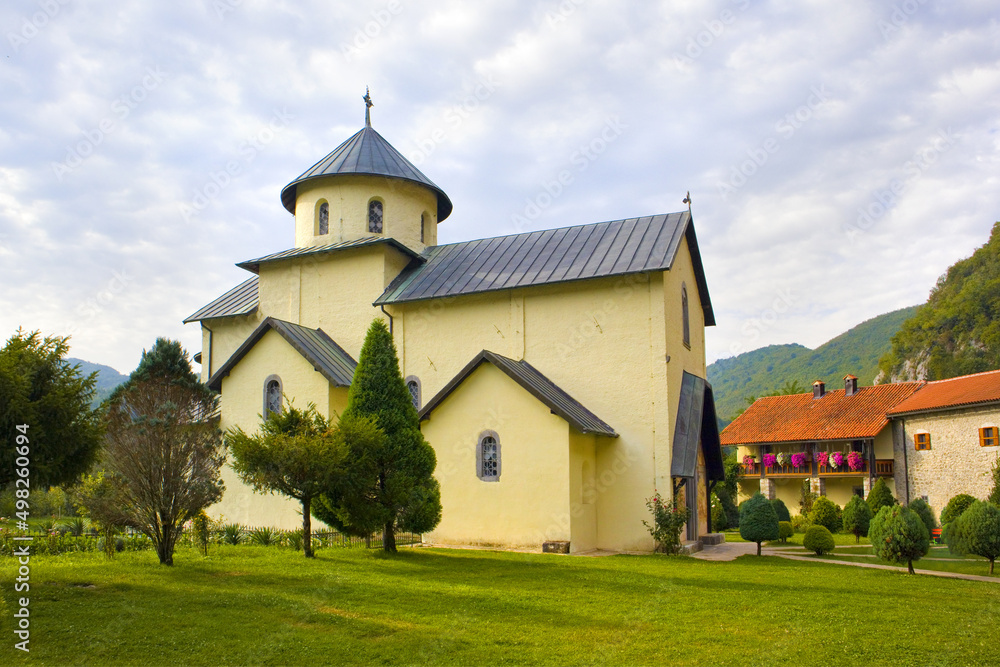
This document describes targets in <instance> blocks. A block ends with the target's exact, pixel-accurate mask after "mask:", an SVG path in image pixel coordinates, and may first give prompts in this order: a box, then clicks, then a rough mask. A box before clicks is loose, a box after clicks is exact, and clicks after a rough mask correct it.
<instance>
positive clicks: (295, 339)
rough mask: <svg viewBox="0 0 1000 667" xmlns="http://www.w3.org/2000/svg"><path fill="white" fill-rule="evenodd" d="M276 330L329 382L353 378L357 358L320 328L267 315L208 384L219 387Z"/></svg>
mask: <svg viewBox="0 0 1000 667" xmlns="http://www.w3.org/2000/svg"><path fill="white" fill-rule="evenodd" d="M271 330H274V331H276V332H277V333H278V334H279V335H280V336H281V337H282V338H284V339H285V340H286V341H287V342H288V344H289V345H291V346H292V347H293V348H294V349H295V351H296V352H298V353H299V354H301V355H302V356H303V357H304V358H305V359H306V360H307V361H308V362H309V363H311V364H312V365H313V368H315V369H316V370H317V371H318V372H319V373H321V374H322V375H323V377H325V378H326V379H327V381H328V382H330V383H331V384H333V385H334V386H337V387H349V386H350V384H351V380H352V379H353V378H354V371H355V369H356V368H357V366H358V362H357V361H355V360H354V358H353V357H351V355H349V354H348V353H347V352H346V351H345V350H344V348H342V347H340V345H337V343H336V341H334V340H333V339H332V338H330V337H329V336H328V335H327V334H326V332H324V331H323V330H322V329H310V328H308V327H304V326H302V325H300V324H293V323H292V322H286V321H284V320H279V319H276V318H273V317H268V318H267V319H265V320H264V321H263V322H261V323H260V326H258V327H257V328H256V329H254V331H253V333H251V334H250V335H249V336H248V337H247V339H246V340H245V341H243V343H242V344H241V345H240V346H239V348H237V349H236V351H235V352H234V353H233V355H232V356H231V357H229V359H227V360H226V362H225V363H224V364H222V366H220V367H219V370H217V371H216V372H215V374H214V375H213V376H212V377H211V379H210V380H209V381H208V386H209V387H211V388H212V389H214V390H216V391H220V390H221V389H222V380H223V378H225V377H226V376H228V375H229V373H230V372H231V371H232V369H233V368H234V367H235V366H236V364H238V363H239V362H240V360H242V359H243V357H245V356H246V355H247V353H248V352H250V350H252V349H253V346H254V345H256V344H257V343H258V342H259V341H260V339H261V338H263V337H264V334H266V333H267V332H268V331H271Z"/></svg>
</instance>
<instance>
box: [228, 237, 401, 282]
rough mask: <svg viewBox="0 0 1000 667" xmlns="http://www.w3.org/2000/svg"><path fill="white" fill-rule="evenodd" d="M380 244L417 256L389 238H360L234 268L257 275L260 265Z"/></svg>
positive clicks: (295, 250)
mask: <svg viewBox="0 0 1000 667" xmlns="http://www.w3.org/2000/svg"><path fill="white" fill-rule="evenodd" d="M380 243H386V244H388V245H391V246H392V247H394V248H396V249H397V250H399V251H401V252H403V253H404V254H406V255H409V256H410V257H412V258H417V257H419V255H418V254H417V253H415V252H414V251H413V250H411V249H410V248H408V247H406V246H405V245H403V244H402V243H400V242H399V241H397V240H396V239H394V238H392V237H389V236H362V237H361V238H359V239H351V240H350V241H341V242H339V243H330V244H327V245H321V246H313V247H309V248H289V249H288V250H282V251H281V252H276V253H273V254H271V255H265V256H264V257H258V258H257V259H248V260H246V261H245V262H240V263H239V264H237V265H236V266H238V267H240V268H241V269H246V270H247V271H253V272H254V273H257V272H258V271H259V270H260V265H261V264H268V263H270V262H280V261H283V260H286V259H293V258H296V257H306V256H309V255H322V254H325V253H331V252H337V251H340V250H349V249H351V248H361V247H363V246H369V245H378V244H380Z"/></svg>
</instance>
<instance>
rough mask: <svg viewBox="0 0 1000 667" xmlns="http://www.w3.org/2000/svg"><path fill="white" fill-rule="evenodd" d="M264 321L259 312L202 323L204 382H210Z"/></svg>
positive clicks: (202, 377) (202, 374) (202, 370)
mask: <svg viewBox="0 0 1000 667" xmlns="http://www.w3.org/2000/svg"><path fill="white" fill-rule="evenodd" d="M263 319H264V318H263V317H262V316H261V315H260V312H259V311H258V312H256V313H251V314H250V315H245V316H241V317H226V318H219V319H216V320H208V321H207V322H202V323H201V350H202V354H201V381H202V382H208V380H209V378H211V377H212V374H213V373H215V372H216V371H218V370H219V368H221V367H222V364H224V363H226V361H227V360H228V359H229V357H231V356H233V353H234V352H236V350H237V348H239V346H240V345H242V344H243V341H245V340H246V339H247V338H248V337H249V336H250V334H251V333H253V331H254V329H256V328H257V326H258V325H259V324H260V323H261V321H262V320H263ZM209 331H211V335H210V334H209ZM210 343H211V344H210Z"/></svg>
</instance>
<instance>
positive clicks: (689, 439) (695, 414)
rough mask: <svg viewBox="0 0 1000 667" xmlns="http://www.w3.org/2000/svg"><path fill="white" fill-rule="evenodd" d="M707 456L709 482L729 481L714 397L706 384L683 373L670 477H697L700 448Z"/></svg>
mask: <svg viewBox="0 0 1000 667" xmlns="http://www.w3.org/2000/svg"><path fill="white" fill-rule="evenodd" d="M699 443H701V448H702V452H703V454H704V456H705V471H706V473H707V476H708V479H709V480H717V481H721V480H723V479H725V478H726V474H725V469H724V467H723V464H722V445H721V444H719V424H718V422H717V421H716V419H715V396H714V395H713V393H712V385H710V384H709V383H708V381H707V380H705V379H703V378H700V377H698V376H697V375H692V374H691V373H688V372H687V371H684V375H683V376H682V378H681V395H680V400H679V401H678V405H677V423H676V424H674V442H673V448H672V452H671V457H670V474H671V475H672V476H674V477H694V476H695V472H697V468H698V444H699Z"/></svg>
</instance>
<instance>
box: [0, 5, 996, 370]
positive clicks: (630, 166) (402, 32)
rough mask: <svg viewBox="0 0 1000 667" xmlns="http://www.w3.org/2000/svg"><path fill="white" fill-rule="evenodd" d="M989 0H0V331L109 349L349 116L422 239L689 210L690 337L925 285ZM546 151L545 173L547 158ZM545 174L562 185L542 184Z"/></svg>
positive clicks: (840, 313) (989, 22)
mask: <svg viewBox="0 0 1000 667" xmlns="http://www.w3.org/2000/svg"><path fill="white" fill-rule="evenodd" d="M998 19H1000V10H998V9H997V7H996V2H995V0H966V1H956V2H943V1H942V2H938V1H936V0H902V1H897V2H888V1H886V2H881V1H874V0H830V1H825V0H813V1H803V2H794V3H792V2H758V1H756V0H717V1H714V2H707V1H704V2H653V1H650V0H643V1H641V2H640V1H639V0H634V1H633V0H562V1H561V2H557V1H556V0H551V1H528V0H480V1H478V2H474V3H473V2H458V1H455V0H436V1H435V2H429V1H423V0H420V1H417V0H409V1H408V0H374V1H367V0H354V1H353V2H350V3H348V2H344V1H342V0H341V1H336V2H309V1H302V2H289V1H286V2H274V1H272V2H264V1H263V0H174V1H172V2H169V3H167V2H157V3H152V2H141V3H140V2H122V1H120V0H101V1H100V2H98V1H97V0H9V1H8V2H4V3H3V4H2V6H0V25H2V27H3V49H4V55H3V58H2V59H0V86H2V88H0V90H2V95H0V267H2V271H0V335H2V336H3V338H4V339H6V338H7V337H9V336H10V335H11V334H12V333H13V332H14V331H15V330H16V329H17V327H19V326H21V327H24V328H26V329H40V330H42V331H43V332H45V333H59V334H72V337H73V338H72V352H71V354H72V355H73V356H76V357H81V358H84V359H87V360H90V361H94V362H98V363H104V364H108V365H111V366H113V367H115V368H117V369H118V370H120V371H123V372H126V373H127V372H129V371H130V370H131V369H132V368H134V367H135V364H136V363H137V362H138V359H139V356H140V354H141V351H142V349H143V348H144V347H149V346H150V345H151V344H152V343H153V341H154V340H155V338H156V337H157V336H168V337H172V338H179V339H181V340H182V341H183V342H184V344H185V345H186V346H187V347H188V349H189V350H191V351H192V352H194V351H197V350H198V349H200V335H199V329H198V326H197V325H196V324H190V325H183V324H182V323H181V320H182V319H183V318H185V317H186V316H188V315H190V314H191V313H192V312H194V311H195V310H196V309H197V308H199V307H200V306H202V305H204V304H205V303H207V302H208V301H210V300H211V299H213V298H215V297H216V296H218V295H219V294H221V293H222V292H224V291H225V290H227V289H229V288H230V287H232V286H234V285H236V284H238V283H239V282H241V281H243V280H244V279H245V278H246V277H248V276H249V274H247V273H246V272H244V271H242V270H241V269H238V268H236V267H235V266H234V264H235V263H236V262H239V261H241V260H246V259H250V258H253V257H257V256H260V255H264V254H268V253H271V252H276V251H279V250H284V249H286V248H289V247H291V246H292V244H293V221H292V217H291V216H290V215H289V214H288V213H287V212H286V211H285V210H284V209H283V208H282V206H281V203H280V200H279V193H280V191H281V188H282V187H283V186H284V185H286V184H287V183H288V182H289V181H291V180H293V179H294V178H295V177H296V176H297V175H298V174H300V173H301V172H303V171H304V170H305V169H306V168H308V167H309V166H310V165H312V164H313V163H314V162H316V161H317V160H318V159H319V158H321V157H322V156H323V155H325V154H326V153H328V152H329V151H330V150H332V149H333V148H334V147H336V146H337V145H338V144H340V143H341V142H342V141H343V140H344V139H346V138H347V137H348V136H350V135H351V134H353V133H354V132H355V131H357V130H358V129H359V128H360V127H361V126H362V125H363V123H364V105H363V103H362V101H361V97H362V95H364V91H365V86H366V85H368V86H370V87H371V94H372V98H373V99H374V101H375V107H374V108H373V109H372V112H373V114H372V122H373V125H374V127H375V128H376V129H377V130H378V131H379V132H380V133H381V134H382V135H383V136H384V137H386V138H387V139H388V140H389V141H390V142H391V143H392V144H393V145H394V146H396V148H397V149H399V150H400V151H401V152H403V153H404V154H405V155H407V156H408V157H409V158H410V159H411V160H412V161H413V162H415V163H416V164H417V165H418V166H419V167H420V168H421V169H422V170H423V171H424V173H426V174H427V175H428V176H429V177H430V178H431V179H432V180H434V181H435V182H436V183H437V184H438V185H439V186H441V187H442V188H443V189H444V190H445V191H446V192H447V193H448V194H449V196H450V197H451V199H452V201H453V202H454V204H455V212H454V213H453V214H452V216H451V217H450V218H449V219H448V220H446V221H445V222H444V223H442V225H441V227H440V240H441V241H442V242H451V241H460V240H465V239H471V238H478V237H483V236H496V235H502V234H510V233H514V232H517V231H526V230H532V229H543V228H550V227H559V226H566V225H572V224H581V223H588V222H599V221H604V220H613V219H619V218H626V217H631V216H640V215H649V214H656V213H667V212H672V211H679V210H682V209H683V208H685V206H686V205H685V204H682V202H681V200H682V199H683V198H684V195H685V193H686V192H687V191H688V190H690V191H691V197H692V199H693V210H694V218H695V223H696V229H697V232H698V236H699V240H700V244H701V251H702V256H703V259H704V263H705V267H706V272H707V277H708V284H709V288H710V291H711V295H712V300H713V303H714V306H715V312H716V317H717V320H718V326H717V327H716V328H715V329H713V330H710V332H709V339H708V341H709V347H708V357H709V361H712V360H714V359H717V358H722V357H728V356H731V355H732V354H734V353H735V352H740V351H745V350H750V349H754V348H757V347H760V346H762V345H766V344H771V343H788V342H798V343H802V344H804V345H808V346H810V347H814V346H816V345H819V344H821V343H823V342H824V341H826V340H828V339H829V338H831V337H833V336H834V335H836V334H838V333H840V332H842V331H844V330H846V329H848V328H849V327H851V326H853V325H855V324H857V323H859V322H861V321H863V320H865V319H867V318H870V317H873V316H875V315H878V314H881V313H883V312H886V311H889V310H893V309H896V308H900V307H903V306H908V305H913V304H916V303H921V302H923V301H924V300H925V299H926V297H927V294H928V292H929V290H930V289H931V287H933V285H934V282H935V280H936V279H937V277H938V276H939V275H940V274H941V273H942V272H944V271H945V269H946V268H947V267H948V266H949V265H950V264H952V263H953V262H955V261H956V260H958V259H960V258H962V257H965V256H968V255H969V254H971V253H972V251H973V250H974V249H975V248H976V247H977V246H979V245H982V244H983V243H985V241H986V239H987V237H988V234H989V231H990V228H991V226H992V224H993V222H994V221H995V220H997V219H1000V187H998V186H1000V183H998V177H1000V134H998V125H1000V113H998V111H1000V20H998ZM560 174H562V176H563V181H564V184H563V185H559V184H558V183H557V182H558V180H559V178H560ZM554 184H555V185H554Z"/></svg>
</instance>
